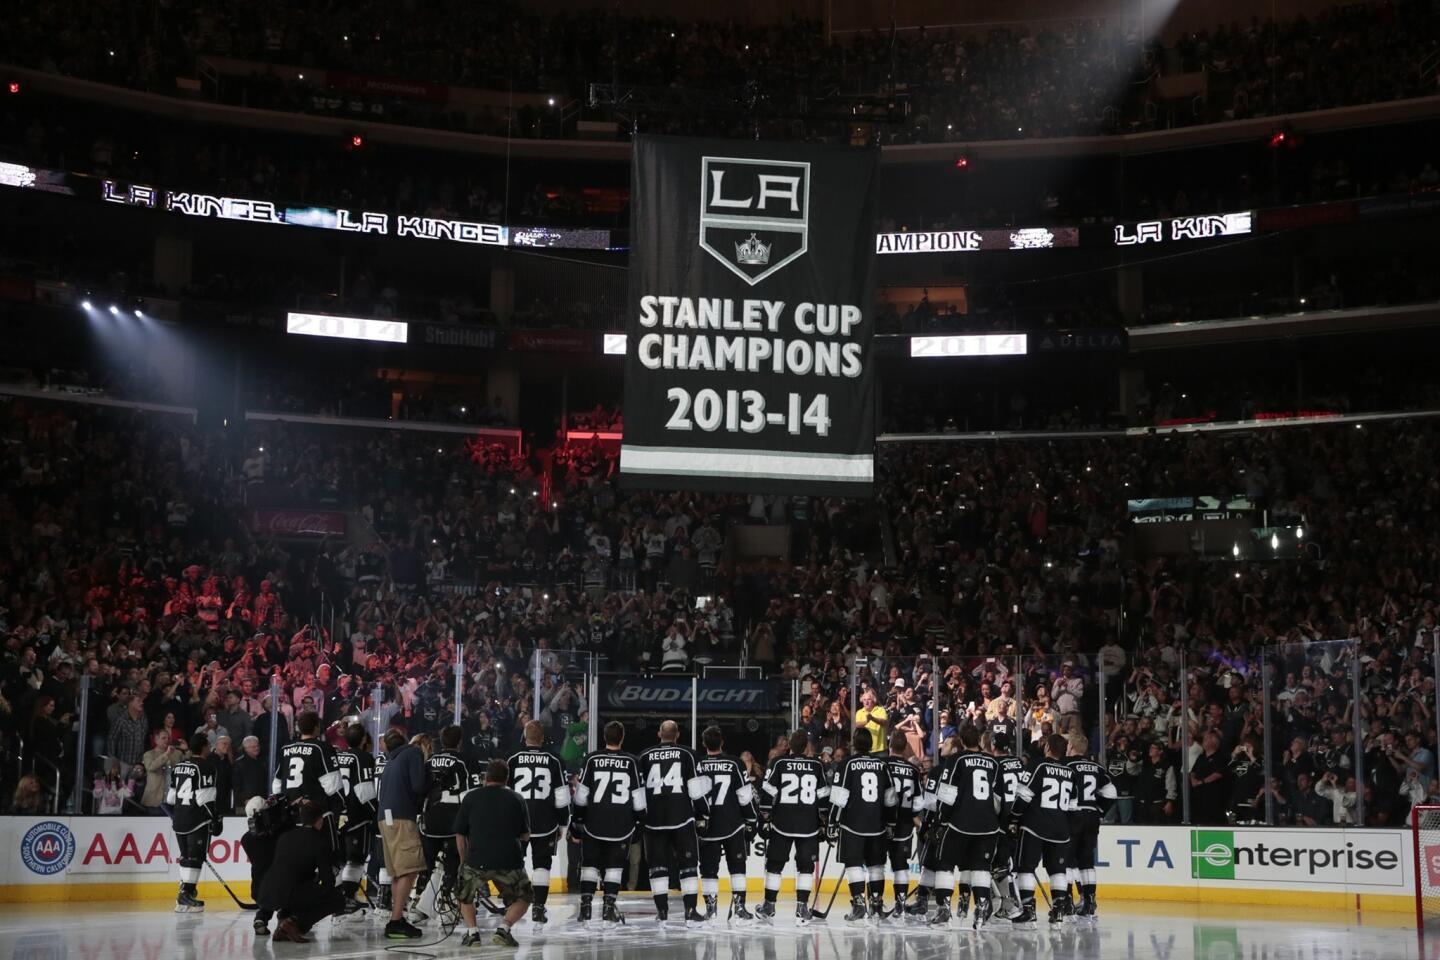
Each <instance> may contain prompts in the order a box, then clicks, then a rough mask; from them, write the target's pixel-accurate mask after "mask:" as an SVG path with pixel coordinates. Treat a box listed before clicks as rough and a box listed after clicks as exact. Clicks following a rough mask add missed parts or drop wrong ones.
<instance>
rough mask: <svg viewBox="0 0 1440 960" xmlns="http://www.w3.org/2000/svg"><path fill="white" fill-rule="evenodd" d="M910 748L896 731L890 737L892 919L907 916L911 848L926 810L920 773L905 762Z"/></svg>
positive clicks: (913, 766) (901, 734)
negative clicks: (892, 815) (893, 893)
mask: <svg viewBox="0 0 1440 960" xmlns="http://www.w3.org/2000/svg"><path fill="white" fill-rule="evenodd" d="M906 747H907V741H906V739H905V734H904V733H902V732H901V731H899V730H896V731H895V732H894V733H891V734H890V756H889V757H887V758H886V759H885V768H886V770H887V771H888V772H889V774H890V783H891V784H892V785H893V786H894V787H895V796H896V803H895V823H894V825H893V826H892V827H891V829H890V842H889V844H888V848H889V850H888V852H889V856H890V873H891V882H892V884H893V885H894V887H895V909H894V910H892V911H891V912H890V915H891V916H897V917H898V916H902V915H904V913H905V909H906V903H907V901H908V900H909V897H910V848H911V846H912V844H913V842H914V836H915V827H916V825H917V824H918V823H919V819H920V814H921V813H923V812H924V810H925V792H924V791H923V790H922V789H921V785H920V771H919V769H917V768H916V766H915V764H913V763H911V762H910V761H909V760H906V759H905V750H906Z"/></svg>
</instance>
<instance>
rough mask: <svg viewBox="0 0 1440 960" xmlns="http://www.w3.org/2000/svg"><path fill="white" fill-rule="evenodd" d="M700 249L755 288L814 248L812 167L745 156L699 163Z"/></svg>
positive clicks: (705, 160) (707, 158)
mask: <svg viewBox="0 0 1440 960" xmlns="http://www.w3.org/2000/svg"><path fill="white" fill-rule="evenodd" d="M700 169H701V181H700V246H701V248H703V249H704V250H706V251H707V252H708V253H709V254H710V255H711V256H712V257H714V258H715V259H716V260H719V261H720V262H721V263H723V264H725V266H726V267H727V268H728V269H729V270H730V272H731V273H733V274H735V275H736V276H737V277H739V278H740V279H741V280H744V281H745V282H746V283H748V284H750V285H751V286H752V287H753V286H754V285H755V284H757V283H759V282H760V281H761V280H764V279H765V278H766V277H769V276H772V275H774V274H775V273H777V272H779V271H780V270H781V269H782V268H784V267H786V266H788V265H790V264H791V263H794V262H795V261H796V260H798V259H799V258H800V257H801V256H803V255H804V254H805V251H806V250H807V249H809V239H810V164H808V163H798V162H791V161H785V160H749V159H743V158H740V157H704V158H703V159H702V160H701V163H700Z"/></svg>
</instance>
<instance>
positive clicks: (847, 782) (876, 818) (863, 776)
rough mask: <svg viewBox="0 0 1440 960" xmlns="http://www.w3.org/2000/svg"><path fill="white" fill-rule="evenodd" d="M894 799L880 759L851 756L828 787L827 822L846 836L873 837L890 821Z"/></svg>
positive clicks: (885, 769) (896, 801) (893, 790)
mask: <svg viewBox="0 0 1440 960" xmlns="http://www.w3.org/2000/svg"><path fill="white" fill-rule="evenodd" d="M898 799H899V798H898V796H897V794H896V791H895V787H894V785H892V784H891V782H890V765H889V764H888V763H886V762H885V758H884V757H870V756H865V757H851V758H850V759H849V760H846V761H845V765H844V766H843V767H841V768H840V769H839V770H836V771H835V779H834V781H833V782H832V783H831V784H830V803H831V805H832V806H833V807H834V808H835V810H834V813H832V814H831V819H832V820H833V821H835V822H837V823H839V825H840V829H841V830H844V831H845V832H846V833H853V834H856V835H857V836H862V837H876V836H879V835H880V834H882V833H884V832H885V828H886V827H887V826H889V825H890V824H891V823H892V822H894V819H895V815H894V813H893V812H892V811H893V810H894V809H895V806H896V804H897V803H898Z"/></svg>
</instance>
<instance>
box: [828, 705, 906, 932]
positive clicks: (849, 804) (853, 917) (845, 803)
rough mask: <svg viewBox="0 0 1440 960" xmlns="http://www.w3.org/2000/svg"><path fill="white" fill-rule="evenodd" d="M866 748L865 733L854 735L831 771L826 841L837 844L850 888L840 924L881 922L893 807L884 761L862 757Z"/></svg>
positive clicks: (894, 799)
mask: <svg viewBox="0 0 1440 960" xmlns="http://www.w3.org/2000/svg"><path fill="white" fill-rule="evenodd" d="M872 742H873V740H872V738H871V735H870V731H869V730H866V729H865V728H863V727H861V728H860V729H857V730H856V731H855V734H854V737H853V739H852V742H851V748H852V749H853V750H854V753H852V754H851V756H850V758H849V759H848V760H846V761H845V764H844V766H842V767H841V768H840V769H839V770H837V771H835V777H834V779H833V780H832V781H831V784H830V817H829V836H830V839H831V840H832V841H833V840H837V839H838V840H839V841H840V857H839V859H840V862H841V863H843V864H844V865H845V880H846V882H848V883H849V885H850V912H849V913H847V914H846V915H845V919H846V920H849V921H852V922H858V921H861V920H864V919H865V918H866V917H867V916H874V918H875V919H876V920H880V919H882V918H883V916H884V913H885V910H884V903H883V897H884V892H885V857H886V853H887V837H888V835H889V832H890V828H889V825H890V824H891V823H893V822H894V819H895V815H894V812H893V811H894V808H895V806H896V803H897V802H898V798H897V796H896V792H895V788H894V786H892V785H891V783H890V768H889V764H888V762H887V760H886V758H884V757H877V756H874V755H871V754H867V753H866V752H865V751H866V750H868V749H870V745H871V743H872ZM867 881H868V884H869V888H870V905H869V908H868V910H867V908H866V905H865V888H866V884H867Z"/></svg>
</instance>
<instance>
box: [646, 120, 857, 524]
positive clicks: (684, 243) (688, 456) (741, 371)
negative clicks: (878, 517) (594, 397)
mask: <svg viewBox="0 0 1440 960" xmlns="http://www.w3.org/2000/svg"><path fill="white" fill-rule="evenodd" d="M878 161H879V151H878V150H874V149H869V150H866V149H856V148H848V147H827V146H814V145H809V144H791V143H784V144H777V143H753V142H746V141H732V140H692V139H679V138H670V137H639V138H637V139H636V141H635V147H634V168H633V182H632V187H631V234H630V235H631V240H632V245H631V248H630V299H629V311H630V312H629V317H628V319H627V321H626V330H627V332H628V333H629V337H628V347H627V350H626V356H625V437H624V441H623V443H622V444H621V447H620V476H621V482H622V484H624V485H626V486H630V487H637V488H644V489H675V490H703V491H712V492H738V493H783V494H821V495H836V494H838V495H845V496H868V495H869V494H870V492H871V484H872V482H873V479H874V452H875V423H874V389H875V367H874V364H873V362H872V357H871V341H872V339H873V335H874V317H873V309H872V307H871V304H872V292H873V288H874V264H875V186H876V181H877V175H878V171H879V163H878Z"/></svg>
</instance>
